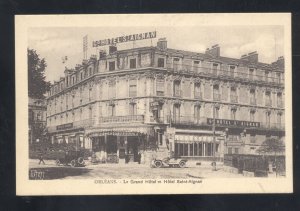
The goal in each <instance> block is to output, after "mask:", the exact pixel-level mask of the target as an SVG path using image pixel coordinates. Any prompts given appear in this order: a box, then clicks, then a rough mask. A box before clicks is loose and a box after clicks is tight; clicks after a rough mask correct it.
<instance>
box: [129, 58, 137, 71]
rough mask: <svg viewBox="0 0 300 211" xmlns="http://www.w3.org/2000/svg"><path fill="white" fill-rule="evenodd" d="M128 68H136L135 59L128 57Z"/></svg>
mask: <svg viewBox="0 0 300 211" xmlns="http://www.w3.org/2000/svg"><path fill="white" fill-rule="evenodd" d="M129 65H130V69H135V68H136V59H130V60H129Z"/></svg>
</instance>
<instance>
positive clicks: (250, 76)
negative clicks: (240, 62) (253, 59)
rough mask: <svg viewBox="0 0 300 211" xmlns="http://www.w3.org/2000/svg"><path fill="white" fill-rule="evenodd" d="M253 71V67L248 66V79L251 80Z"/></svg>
mask: <svg viewBox="0 0 300 211" xmlns="http://www.w3.org/2000/svg"><path fill="white" fill-rule="evenodd" d="M253 73H254V69H253V68H250V69H249V79H250V80H253Z"/></svg>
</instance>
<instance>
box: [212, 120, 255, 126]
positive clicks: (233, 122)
mask: <svg viewBox="0 0 300 211" xmlns="http://www.w3.org/2000/svg"><path fill="white" fill-rule="evenodd" d="M215 121H216V125H223V126H239V127H260V123H259V122H248V121H239V120H230V119H215ZM213 122H214V119H213V118H207V124H209V125H212V124H213Z"/></svg>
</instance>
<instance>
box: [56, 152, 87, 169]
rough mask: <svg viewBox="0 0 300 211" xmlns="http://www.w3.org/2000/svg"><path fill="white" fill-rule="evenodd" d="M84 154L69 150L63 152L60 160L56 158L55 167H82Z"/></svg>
mask: <svg viewBox="0 0 300 211" xmlns="http://www.w3.org/2000/svg"><path fill="white" fill-rule="evenodd" d="M83 155H84V152H83V151H76V150H69V151H65V153H64V155H63V156H62V157H60V158H57V159H56V161H55V163H56V165H57V166H59V165H61V164H63V165H65V166H66V165H71V166H72V167H77V166H84V164H85V163H84V159H83Z"/></svg>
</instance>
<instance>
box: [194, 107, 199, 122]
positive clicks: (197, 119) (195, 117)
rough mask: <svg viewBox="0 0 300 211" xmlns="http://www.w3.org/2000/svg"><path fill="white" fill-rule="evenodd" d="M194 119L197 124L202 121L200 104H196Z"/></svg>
mask: <svg viewBox="0 0 300 211" xmlns="http://www.w3.org/2000/svg"><path fill="white" fill-rule="evenodd" d="M194 121H195V123H197V124H198V123H199V122H200V106H194Z"/></svg>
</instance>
